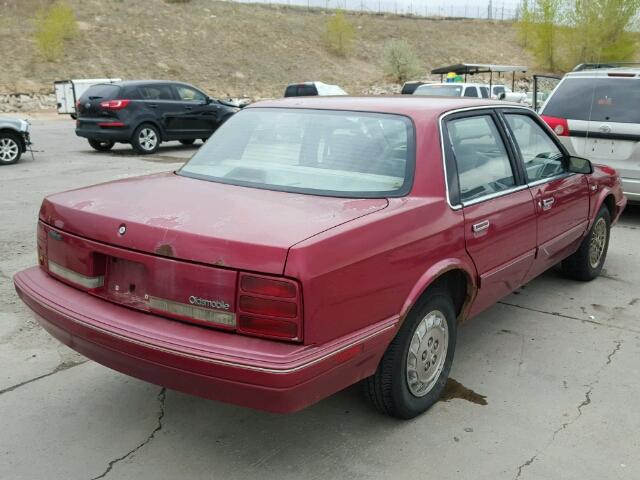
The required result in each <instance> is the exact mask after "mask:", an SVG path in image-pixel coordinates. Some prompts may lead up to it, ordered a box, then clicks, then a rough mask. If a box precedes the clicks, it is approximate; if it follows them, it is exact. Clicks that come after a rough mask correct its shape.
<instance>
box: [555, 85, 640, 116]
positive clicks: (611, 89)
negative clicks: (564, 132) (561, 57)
mask: <svg viewBox="0 0 640 480" xmlns="http://www.w3.org/2000/svg"><path fill="white" fill-rule="evenodd" d="M638 105H640V79H638V78H621V77H617V78H579V77H578V78H571V77H569V78H567V79H565V80H564V81H563V82H562V83H561V84H560V85H559V86H558V88H557V90H556V91H555V92H554V93H553V96H551V98H550V99H549V101H548V102H547V104H546V105H545V107H544V110H543V112H542V113H543V114H544V115H549V116H551V117H560V118H567V119H571V120H592V121H596V122H598V121H600V122H620V123H640V109H639V108H637V107H638Z"/></svg>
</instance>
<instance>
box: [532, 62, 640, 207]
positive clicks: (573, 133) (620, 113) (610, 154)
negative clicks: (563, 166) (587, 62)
mask: <svg viewBox="0 0 640 480" xmlns="http://www.w3.org/2000/svg"><path fill="white" fill-rule="evenodd" d="M577 68H579V67H577ZM584 68H587V67H584ZM594 68H595V67H594ZM639 101H640V68H630V67H623V68H598V69H595V70H588V69H581V70H579V71H574V72H571V73H568V74H567V75H565V76H564V78H563V79H562V80H561V81H560V83H558V85H557V87H556V88H555V89H554V90H553V92H552V93H551V94H550V95H549V97H548V98H547V100H546V102H545V103H544V104H543V106H542V108H541V109H540V113H541V115H542V118H544V120H545V121H546V122H547V123H548V124H549V125H550V126H551V128H553V130H554V131H555V132H556V134H557V135H558V136H559V137H560V140H561V141H562V143H563V144H564V145H565V147H567V148H568V149H569V150H570V151H572V152H575V154H576V155H580V156H583V157H585V158H588V159H590V160H593V161H595V162H601V163H604V164H607V165H610V166H611V167H614V168H615V169H616V170H617V171H618V173H619V174H620V176H621V177H622V185H623V190H624V193H625V195H626V196H627V198H628V199H629V201H631V202H634V203H640V110H639V109H638V105H639V103H638V102H639Z"/></svg>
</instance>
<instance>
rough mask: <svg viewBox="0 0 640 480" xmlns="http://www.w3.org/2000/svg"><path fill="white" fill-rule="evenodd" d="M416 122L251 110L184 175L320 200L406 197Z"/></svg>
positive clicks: (363, 115) (230, 123)
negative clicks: (324, 196) (318, 198)
mask: <svg viewBox="0 0 640 480" xmlns="http://www.w3.org/2000/svg"><path fill="white" fill-rule="evenodd" d="M414 150H415V148H414V133H413V124H412V122H411V121H410V120H409V119H408V118H406V117H404V116H400V115H391V114H379V113H363V112H348V111H332V110H308V109H284V108H250V109H247V110H243V111H241V112H239V113H237V114H236V115H234V116H233V117H231V118H230V119H229V120H228V121H227V122H226V123H224V124H223V125H222V126H221V127H220V128H219V129H218V130H217V131H216V133H215V134H214V135H213V136H212V137H211V138H210V139H209V140H208V141H207V143H206V144H205V145H203V146H202V147H201V148H200V150H199V151H198V152H197V153H196V154H195V155H194V156H193V158H192V159H191V160H189V162H187V163H186V164H185V165H184V166H183V167H182V168H181V169H180V171H179V172H178V173H179V174H180V175H185V176H189V177H195V178H201V179H205V180H211V181H216V182H222V183H230V184H233V185H243V186H250V187H256V188H265V189H270V190H282V191H290V192H301V193H312V194H316V195H328V196H341V197H354V198H375V197H386V196H402V195H405V194H406V193H407V192H408V191H409V188H410V187H411V181H412V178H413V164H414Z"/></svg>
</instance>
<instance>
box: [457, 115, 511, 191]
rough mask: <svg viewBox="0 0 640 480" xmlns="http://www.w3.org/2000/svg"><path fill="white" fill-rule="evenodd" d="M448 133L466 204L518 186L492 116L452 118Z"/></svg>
mask: <svg viewBox="0 0 640 480" xmlns="http://www.w3.org/2000/svg"><path fill="white" fill-rule="evenodd" d="M447 133H448V135H449V140H450V142H451V146H452V147H453V153H454V157H455V161H456V165H457V170H458V179H459V183H460V199H461V200H462V202H463V203H464V202H465V201H466V202H468V201H471V200H475V199H477V198H480V197H483V196H486V195H491V194H494V193H497V192H501V191H503V190H507V189H509V188H511V187H513V186H514V185H515V178H514V175H513V169H512V167H511V162H510V161H509V155H508V154H507V150H506V148H505V146H504V142H503V141H502V137H501V136H500V133H499V132H498V128H497V127H496V124H495V122H494V120H493V118H492V117H491V115H478V116H474V117H463V118H457V119H453V120H450V121H449V122H448V123H447Z"/></svg>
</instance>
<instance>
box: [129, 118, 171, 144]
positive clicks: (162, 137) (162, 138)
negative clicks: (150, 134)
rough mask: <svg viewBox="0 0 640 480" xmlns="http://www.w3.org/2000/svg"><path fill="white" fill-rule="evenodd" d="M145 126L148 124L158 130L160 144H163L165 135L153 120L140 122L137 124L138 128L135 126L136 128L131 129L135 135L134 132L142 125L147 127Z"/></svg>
mask: <svg viewBox="0 0 640 480" xmlns="http://www.w3.org/2000/svg"><path fill="white" fill-rule="evenodd" d="M147 124H149V125H151V126H153V128H155V129H156V130H158V133H159V134H160V141H161V142H164V141H165V138H166V135H165V133H164V130H163V129H162V127H161V126H160V125H159V124H158V123H157V122H156V121H154V120H143V121H142V122H140V123H139V124H138V126H137V127H136V128H134V129H133V132H134V133H135V132H136V130H138V129H139V128H140V127H141V126H143V125H147Z"/></svg>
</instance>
